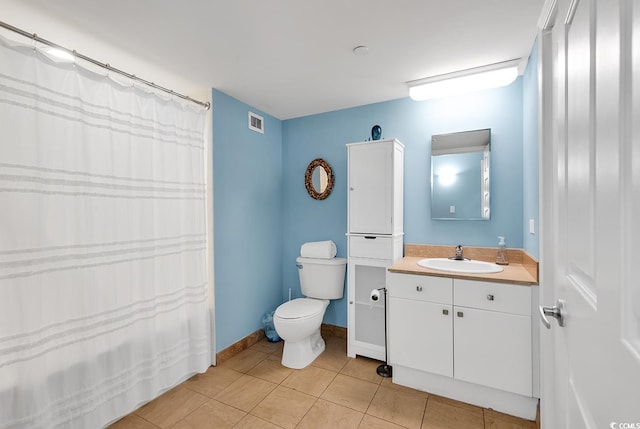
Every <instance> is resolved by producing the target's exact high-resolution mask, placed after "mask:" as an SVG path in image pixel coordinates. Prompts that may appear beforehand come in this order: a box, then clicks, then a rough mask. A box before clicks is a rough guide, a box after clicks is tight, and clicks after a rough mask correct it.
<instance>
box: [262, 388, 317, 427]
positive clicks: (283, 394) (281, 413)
mask: <svg viewBox="0 0 640 429" xmlns="http://www.w3.org/2000/svg"><path fill="white" fill-rule="evenodd" d="M314 402H316V397H315V396H311V395H307V394H306V393H302V392H299V391H297V390H293V389H289V388H288V387H282V386H278V387H276V388H275V389H274V390H273V391H272V392H271V393H269V395H268V396H267V397H266V398H264V400H263V401H262V402H260V403H259V404H258V405H257V406H256V407H255V408H254V409H253V410H252V411H251V414H252V415H254V416H257V417H260V418H261V419H264V420H267V421H269V422H271V423H274V424H276V425H278V426H282V427H284V428H288V429H293V428H295V427H296V425H297V424H298V423H299V422H300V420H302V417H304V415H305V414H306V413H307V411H309V409H310V408H311V407H312V406H313V404H314Z"/></svg>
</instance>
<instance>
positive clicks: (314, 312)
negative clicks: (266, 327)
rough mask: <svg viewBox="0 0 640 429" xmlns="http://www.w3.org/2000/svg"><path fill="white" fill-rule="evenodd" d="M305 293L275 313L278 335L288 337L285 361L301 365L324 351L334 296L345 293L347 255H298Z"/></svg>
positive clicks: (299, 272)
mask: <svg viewBox="0 0 640 429" xmlns="http://www.w3.org/2000/svg"><path fill="white" fill-rule="evenodd" d="M296 262H297V266H298V276H299V277H300V287H301V289H302V293H303V294H304V296H306V297H307V298H297V299H294V300H291V301H289V302H285V303H284V304H282V305H280V306H279V307H278V308H277V309H276V312H275V314H274V316H273V322H274V324H275V327H276V331H277V332H278V335H280V337H281V338H282V339H283V340H284V351H283V352H282V365H284V366H286V367H289V368H294V369H301V368H304V367H306V366H307V365H309V364H310V363H311V362H313V361H314V359H315V358H316V357H318V355H319V354H320V353H322V352H323V351H324V340H323V339H322V337H321V336H320V325H321V324H322V318H323V317H324V312H325V310H326V309H327V306H328V305H329V300H330V299H340V298H342V295H343V293H344V273H345V269H346V264H347V260H346V259H345V258H331V259H316V258H303V257H298V258H296Z"/></svg>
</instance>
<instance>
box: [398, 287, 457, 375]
mask: <svg viewBox="0 0 640 429" xmlns="http://www.w3.org/2000/svg"><path fill="white" fill-rule="evenodd" d="M389 345H390V348H389V360H390V362H391V364H392V365H401V366H406V367H409V368H413V369H418V370H422V371H427V372H432V373H435V374H440V375H445V376H448V377H451V376H453V321H452V307H451V306H450V305H446V304H434V303H431V302H423V301H415V300H409V299H403V298H390V299H389Z"/></svg>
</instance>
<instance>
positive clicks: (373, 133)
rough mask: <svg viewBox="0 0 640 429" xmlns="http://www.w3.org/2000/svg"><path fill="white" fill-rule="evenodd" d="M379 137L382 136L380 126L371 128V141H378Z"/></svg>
mask: <svg viewBox="0 0 640 429" xmlns="http://www.w3.org/2000/svg"><path fill="white" fill-rule="evenodd" d="M381 136H382V127H381V126H380V125H374V126H373V128H371V139H372V140H380V137H381Z"/></svg>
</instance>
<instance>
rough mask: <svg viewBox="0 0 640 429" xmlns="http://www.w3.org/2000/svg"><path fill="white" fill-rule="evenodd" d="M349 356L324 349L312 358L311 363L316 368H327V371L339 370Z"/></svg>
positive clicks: (347, 360)
mask: <svg viewBox="0 0 640 429" xmlns="http://www.w3.org/2000/svg"><path fill="white" fill-rule="evenodd" d="M349 359H350V358H349V356H347V354H346V353H343V352H334V351H331V350H325V351H324V352H322V353H321V354H320V356H318V357H317V358H316V360H314V361H313V362H312V363H311V365H313V366H317V367H318V368H324V369H328V370H329V371H335V372H340V370H341V369H342V368H344V366H345V365H346V364H347V362H349Z"/></svg>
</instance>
